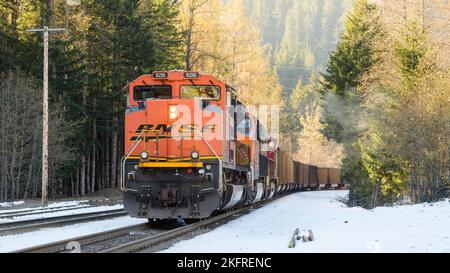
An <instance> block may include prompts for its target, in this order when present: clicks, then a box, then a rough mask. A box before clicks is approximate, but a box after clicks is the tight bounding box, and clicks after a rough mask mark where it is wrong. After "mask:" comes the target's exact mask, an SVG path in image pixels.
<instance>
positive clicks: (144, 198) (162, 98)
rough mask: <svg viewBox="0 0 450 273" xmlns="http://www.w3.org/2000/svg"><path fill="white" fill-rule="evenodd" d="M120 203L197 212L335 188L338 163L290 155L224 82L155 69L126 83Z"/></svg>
mask: <svg viewBox="0 0 450 273" xmlns="http://www.w3.org/2000/svg"><path fill="white" fill-rule="evenodd" d="M123 92H124V93H125V94H126V100H127V110H126V113H125V141H124V144H125V156H124V157H123V159H122V161H121V163H122V166H121V190H122V191H123V194H124V207H125V209H126V210H127V211H128V212H129V214H130V215H131V216H132V217H138V218H148V219H175V218H177V217H179V216H181V217H183V218H188V219H189V218H191V219H201V218H207V217H210V216H211V215H212V214H214V213H217V212H220V211H224V210H229V209H234V208H238V207H242V206H246V205H250V204H253V203H257V202H260V201H261V200H264V199H269V198H273V197H274V196H275V195H279V194H282V193H285V192H290V191H298V190H315V189H323V188H331V187H335V188H339V187H341V186H342V184H341V180H340V170H338V169H320V168H317V167H316V166H310V165H306V164H302V163H300V162H296V161H294V160H293V159H292V157H291V156H290V155H289V154H288V153H287V152H285V151H282V150H281V149H280V148H279V147H278V141H277V139H275V138H274V137H273V136H271V135H270V134H269V133H268V132H267V130H266V128H265V127H264V125H263V124H262V122H260V121H259V120H258V119H257V118H256V117H255V116H254V115H252V114H251V113H250V111H249V110H248V109H247V107H246V106H245V105H244V104H243V103H242V102H241V101H240V100H239V99H238V97H237V95H236V91H235V90H234V89H233V88H232V87H231V86H229V85H227V84H226V83H225V82H223V81H220V80H219V79H217V78H215V77H213V76H210V75H203V74H200V73H198V72H192V71H178V70H177V71H157V72H153V73H151V74H145V75H142V76H140V77H139V78H137V79H135V80H134V81H132V82H129V83H128V85H127V86H125V87H124V89H123Z"/></svg>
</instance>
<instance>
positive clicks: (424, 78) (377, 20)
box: [323, 0, 450, 207]
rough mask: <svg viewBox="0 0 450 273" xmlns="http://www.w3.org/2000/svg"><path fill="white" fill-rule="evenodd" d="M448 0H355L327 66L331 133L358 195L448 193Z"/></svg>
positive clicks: (434, 196) (418, 197) (366, 198)
mask: <svg viewBox="0 0 450 273" xmlns="http://www.w3.org/2000/svg"><path fill="white" fill-rule="evenodd" d="M449 23H450V6H449V3H448V1H441V0H435V1H409V2H408V3H406V2H405V1H400V0H398V1H377V2H376V4H371V3H369V2H368V1H367V0H359V1H356V4H355V5H354V7H353V9H352V11H351V13H350V15H349V16H348V17H347V20H346V22H345V32H344V33H343V34H342V35H341V39H340V41H339V44H338V45H337V48H336V50H335V51H334V52H333V53H332V54H331V55H330V59H329V61H328V65H327V70H326V72H325V73H324V74H323V77H324V80H323V96H324V98H325V112H326V114H325V120H326V122H325V123H326V128H325V130H324V131H325V132H326V133H327V136H328V137H330V138H333V139H335V140H337V141H339V142H341V143H343V144H344V150H345V159H344V161H343V173H344V179H346V180H347V181H349V182H350V184H351V188H350V202H351V204H354V205H362V206H366V207H373V206H376V205H379V204H383V203H386V202H387V203H392V202H395V201H397V200H398V199H399V198H402V197H407V198H406V199H407V201H411V202H414V203H415V202H423V201H436V200H438V199H439V198H442V197H446V196H448V195H449V193H450V185H449V182H450V91H449V90H450V85H449V84H450V78H449V58H448V54H449V50H450V47H449V43H448V37H449V34H450V29H449Z"/></svg>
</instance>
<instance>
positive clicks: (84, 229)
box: [0, 216, 147, 252]
mask: <svg viewBox="0 0 450 273" xmlns="http://www.w3.org/2000/svg"><path fill="white" fill-rule="evenodd" d="M145 222H147V219H136V218H131V217H129V216H123V217H118V218H114V219H108V220H102V221H94V222H89V223H81V224H75V225H69V226H64V227H58V228H44V229H41V230H38V231H33V232H28V233H23V234H17V235H10V236H0V252H9V251H14V250H19V249H23V248H27V247H31V246H36V245H41V244H47V243H52V242H57V241H60V240H65V239H70V238H75V237H79V236H83V235H88V234H92V233H96V232H103V231H108V230H113V229H117V228H121V227H126V226H131V225H136V224H141V223H145Z"/></svg>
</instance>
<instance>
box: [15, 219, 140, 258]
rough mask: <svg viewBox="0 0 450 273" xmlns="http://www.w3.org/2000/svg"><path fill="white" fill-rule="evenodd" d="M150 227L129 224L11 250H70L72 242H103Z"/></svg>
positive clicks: (83, 243)
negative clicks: (69, 246) (68, 247)
mask: <svg viewBox="0 0 450 273" xmlns="http://www.w3.org/2000/svg"><path fill="white" fill-rule="evenodd" d="M146 229H149V225H148V223H143V224H137V225H133V226H127V227H122V228H117V229H113V230H108V231H102V232H97V233H92V234H88V235H83V236H78V237H72V238H69V239H64V240H60V241H56V242H52V243H47V244H42V245H37V246H32V247H27V248H22V249H18V250H14V251H11V253H46V252H57V251H64V250H68V249H67V246H68V244H69V243H70V242H77V243H79V244H80V245H81V246H84V245H89V244H92V243H96V242H101V241H105V240H110V239H114V238H116V237H119V236H122V235H125V234H127V233H130V232H133V231H141V230H146Z"/></svg>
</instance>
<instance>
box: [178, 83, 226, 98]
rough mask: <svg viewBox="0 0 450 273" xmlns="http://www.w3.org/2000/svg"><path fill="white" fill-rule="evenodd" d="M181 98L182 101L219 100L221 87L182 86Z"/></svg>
mask: <svg viewBox="0 0 450 273" xmlns="http://www.w3.org/2000/svg"><path fill="white" fill-rule="evenodd" d="M180 97H181V98H182V99H195V98H200V99H203V100H219V99H220V87H219V86H215V85H183V86H181V90H180Z"/></svg>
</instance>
